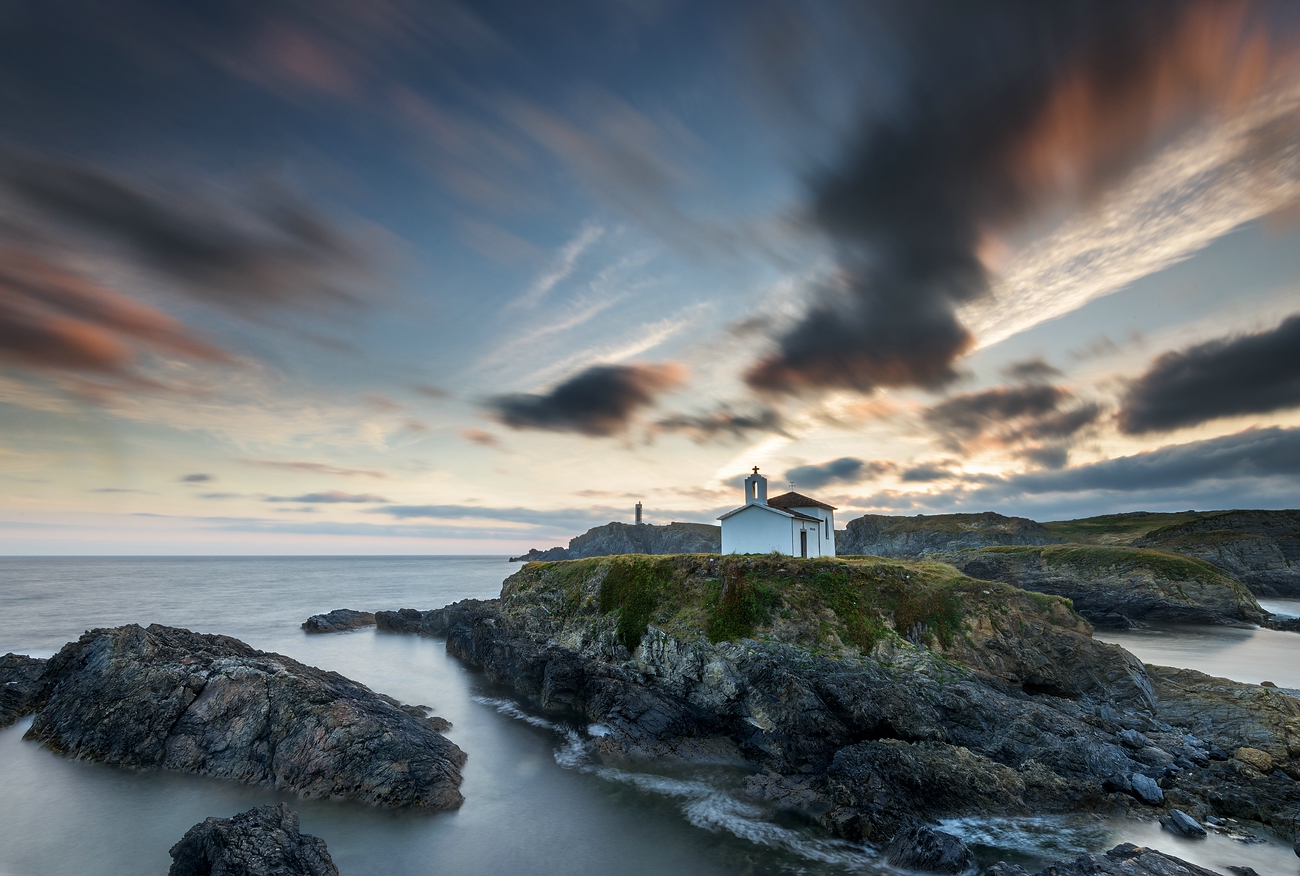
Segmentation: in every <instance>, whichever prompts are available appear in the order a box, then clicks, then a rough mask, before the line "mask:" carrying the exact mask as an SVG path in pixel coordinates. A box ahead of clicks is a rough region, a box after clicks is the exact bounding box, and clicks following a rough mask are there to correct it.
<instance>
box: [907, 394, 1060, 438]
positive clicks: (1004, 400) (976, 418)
mask: <svg viewBox="0 0 1300 876" xmlns="http://www.w3.org/2000/svg"><path fill="white" fill-rule="evenodd" d="M1068 397H1069V393H1067V392H1066V391H1065V390H1063V389H1061V388H1060V387H1059V386H1052V385H1044V384H1030V385H1026V386H1003V387H998V388H996V389H989V390H985V391H983V392H971V393H965V394H963V395H957V396H953V397H952V398H950V399H947V400H946V401H942V402H940V403H938V404H936V405H934V406H932V407H930V408H929V409H928V410H926V412H925V414H924V415H923V417H924V419H925V422H926V423H927V424H928V425H930V426H931V427H933V428H934V429H936V430H938V431H940V432H941V433H943V434H944V435H945V436H946V439H947V440H948V442H949V443H954V442H955V443H956V444H958V445H960V444H961V443H963V442H966V441H970V440H972V439H974V438H978V437H979V436H980V435H982V434H984V433H985V432H987V431H989V430H990V429H992V428H994V427H995V426H998V425H1000V424H1002V423H1005V422H1007V421H1008V420H1014V419H1018V418H1021V417H1041V416H1042V415H1044V414H1050V413H1052V412H1054V411H1055V410H1056V409H1057V407H1058V406H1059V405H1060V403H1061V401H1062V400H1063V399H1065V398H1068Z"/></svg>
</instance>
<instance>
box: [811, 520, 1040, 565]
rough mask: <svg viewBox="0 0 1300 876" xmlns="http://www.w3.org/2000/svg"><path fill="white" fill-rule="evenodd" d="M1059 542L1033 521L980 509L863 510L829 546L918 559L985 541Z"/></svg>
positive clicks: (986, 543)
mask: <svg viewBox="0 0 1300 876" xmlns="http://www.w3.org/2000/svg"><path fill="white" fill-rule="evenodd" d="M1063 540H1064V539H1061V538H1058V537H1056V536H1054V535H1052V534H1051V533H1050V532H1048V531H1047V528H1046V527H1045V526H1043V524H1041V523H1039V522H1037V521H1035V520H1029V519H1028V518H1025V517H1004V516H1002V515H1001V514H995V513H993V512H992V511H985V512H983V513H982V514H939V515H934V516H926V515H923V514H918V515H916V516H915V517H890V516H886V515H883V514H866V515H863V516H862V517H859V518H857V519H855V520H850V521H849V523H848V526H847V527H846V528H845V530H844V532H843V534H840V535H837V536H836V542H835V544H836V550H837V551H838V553H839V554H840V555H841V556H848V555H870V556H876V557H919V556H923V555H925V554H932V553H937V552H942V551H961V550H968V549H974V548H983V547H989V546H990V545H1043V544H1057V543H1059V542H1061V541H1063Z"/></svg>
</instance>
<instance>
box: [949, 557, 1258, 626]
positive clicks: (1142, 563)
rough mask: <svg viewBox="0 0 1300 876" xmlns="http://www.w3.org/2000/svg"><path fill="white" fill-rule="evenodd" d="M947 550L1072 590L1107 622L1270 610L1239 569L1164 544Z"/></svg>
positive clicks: (975, 571)
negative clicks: (1157, 547) (1235, 573)
mask: <svg viewBox="0 0 1300 876" xmlns="http://www.w3.org/2000/svg"><path fill="white" fill-rule="evenodd" d="M938 558H940V557H936V559H938ZM941 558H942V559H943V560H944V561H945V562H948V563H951V564H952V565H954V566H956V567H957V568H958V569H961V570H962V571H963V572H964V573H965V574H967V575H970V576H972V577H974V578H980V579H983V580H987V581H1005V582H1006V583H1008V584H1013V585H1015V586H1017V587H1021V588H1024V589H1025V590H1034V591H1037V592H1039V593H1050V594H1052V595H1053V596H1064V597H1066V598H1068V599H1070V600H1072V601H1073V603H1074V608H1075V610H1076V611H1078V612H1079V613H1080V614H1081V615H1083V616H1084V617H1086V618H1087V619H1088V620H1090V621H1092V622H1093V623H1095V624H1097V625H1099V626H1127V625H1128V624H1129V623H1130V621H1134V620H1149V621H1152V620H1153V621H1166V622H1181V623H1232V622H1246V623H1259V622H1260V621H1262V620H1264V619H1265V618H1266V617H1267V613H1266V612H1265V611H1264V610H1263V609H1262V608H1260V607H1259V603H1257V602H1256V601H1255V598H1254V596H1252V595H1251V593H1250V591H1249V590H1247V589H1246V587H1245V586H1244V585H1242V584H1241V583H1240V582H1239V581H1237V580H1236V579H1234V578H1233V577H1231V576H1229V575H1225V574H1223V572H1221V571H1220V570H1219V569H1216V568H1214V567H1213V566H1211V565H1209V564H1208V563H1205V562H1202V561H1200V560H1196V559H1190V558H1186V557H1182V556H1177V555H1171V554H1169V553H1165V552H1163V551H1151V550H1142V549H1139V548H1126V547H1107V546H1102V545H1075V544H1072V545H1049V546H1045V547H1007V546H1004V547H991V548H985V549H983V550H978V551H966V552H962V553H955V554H944V555H942V557H941Z"/></svg>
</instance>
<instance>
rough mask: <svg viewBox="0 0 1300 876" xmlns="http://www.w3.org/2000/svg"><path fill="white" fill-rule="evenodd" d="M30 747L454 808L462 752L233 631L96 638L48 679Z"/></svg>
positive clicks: (377, 700) (58, 659)
mask: <svg viewBox="0 0 1300 876" xmlns="http://www.w3.org/2000/svg"><path fill="white" fill-rule="evenodd" d="M38 704H39V707H40V711H39V712H38V714H37V716H36V718H35V720H34V721H33V722H32V726H31V728H30V729H29V730H28V731H27V735H26V737H25V738H27V739H33V740H37V741H40V742H42V743H44V744H45V745H46V746H47V747H48V748H50V749H51V750H53V751H56V752H58V753H60V754H64V755H66V756H68V757H75V758H79V759H86V760H94V761H100V762H103V763H111V764H121V765H123V766H132V767H158V768H163V769H175V770H182V771H184V772H193V773H201V774H204V775H209V776H215V777H218V778H226V779H233V780H236V781H241V782H248V783H265V784H271V785H274V786H275V787H277V788H283V789H285V790H290V791H295V792H297V793H298V794H300V795H302V796H304V797H330V798H347V799H353V800H359V801H361V802H364V803H370V804H373V805H376V806H383V807H393V806H415V807H422V808H428V809H448V808H454V807H456V806H459V805H460V804H461V802H462V799H463V798H462V797H461V795H460V792H459V791H458V790H457V788H458V787H459V785H460V782H461V775H460V766H461V764H463V763H464V761H465V755H464V753H463V752H462V751H461V750H460V749H459V748H457V747H456V746H455V745H454V744H453V743H452V742H451V741H449V740H448V739H447V738H446V737H444V736H442V735H440V734H439V733H438V732H436V731H435V730H434V728H433V726H432V725H431V724H430V723H429V722H428V721H426V720H422V719H420V718H418V717H415V716H413V715H410V714H408V713H407V712H406V711H404V710H403V709H402V708H401V707H400V704H399V703H398V702H397V701H396V700H393V699H392V698H390V697H386V696H382V695H380V694H377V693H375V692H373V691H371V690H370V689H369V688H367V687H365V686H364V685H362V684H358V683H357V682H355V681H351V680H349V679H347V678H344V677H343V676H341V675H339V674H338V673H335V672H325V671H323V670H320V669H316V668H314V667H311V666H304V665H303V664H301V663H298V662H297V661H295V660H291V659H289V658H288V657H283V656H281V655H279V654H272V653H267V652H263V651H258V650H255V649H253V648H251V647H249V646H248V645H246V644H244V643H243V642H240V641H239V640H237V639H232V638H229V637H227V636H216V635H205V634H200V633H192V632H190V631H188V630H182V629H175V628H172V627H164V626H159V625H157V624H154V625H152V626H150V627H149V628H148V629H142V628H141V627H139V626H136V625H135V624H131V625H128V626H124V627H118V628H116V629H99V630H92V631H90V632H88V633H86V634H84V635H83V636H82V637H81V638H80V639H79V640H78V641H76V642H71V643H69V644H68V645H65V646H64V647H63V649H62V650H60V651H59V653H58V654H56V655H55V656H54V657H53V658H51V659H50V662H49V666H48V668H47V670H46V673H45V678H44V681H43V685H42V689H41V692H40V695H39V703H38Z"/></svg>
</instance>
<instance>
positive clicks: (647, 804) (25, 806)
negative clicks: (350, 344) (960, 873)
mask: <svg viewBox="0 0 1300 876" xmlns="http://www.w3.org/2000/svg"><path fill="white" fill-rule="evenodd" d="M512 568H513V567H512V566H510V565H509V564H507V563H506V562H505V561H504V560H503V559H502V558H483V557H428V558H412V557H385V558H270V559H268V558H246V559H240V558H233V559H232V558H146V559H137V558H111V559H82V558H76V559H74V558H41V559H14V558H4V559H0V653H3V652H4V651H16V652H20V653H28V654H34V655H39V656H47V655H49V654H52V653H54V651H56V650H57V649H58V648H59V647H60V646H62V645H63V644H64V643H65V642H67V641H69V640H71V639H74V638H76V637H77V636H78V635H80V633H81V632H82V631H83V630H85V629H89V628H92V627H97V626H115V625H118V624H123V623H131V622H135V623H142V624H147V623H151V622H158V623H167V624H173V625H177V626H184V627H188V628H190V629H194V630H199V631H203V632H220V633H225V634H228V635H233V636H236V637H238V638H240V639H243V640H244V641H246V642H249V643H250V644H252V645H254V646H256V647H258V648H262V649H266V650H271V651H277V652H279V653H282V654H287V655H289V656H291V657H294V658H295V659H298V660H301V661H303V662H305V663H309V664H313V665H316V666H321V667H324V668H327V669H332V670H336V671H338V672H341V673H343V674H344V675H347V676H349V677H351V678H355V679H358V680H360V681H363V682H365V683H366V684H368V685H370V686H371V687H373V688H375V689H376V690H379V691H383V692H384V693H388V694H391V695H393V696H395V697H397V698H399V699H401V700H403V701H405V702H410V703H422V704H426V705H430V706H432V707H434V709H435V710H436V712H437V714H439V715H442V716H444V717H446V718H448V719H449V720H451V721H452V722H453V723H454V725H455V726H454V729H453V730H452V731H451V732H450V733H449V734H448V735H449V736H450V737H451V738H452V739H453V740H454V741H455V742H456V743H457V744H458V745H460V747H461V748H463V749H464V750H465V751H466V752H468V753H469V762H468V763H467V764H466V767H465V783H464V785H463V786H462V791H463V792H464V794H465V798H466V802H465V805H464V806H463V807H462V808H461V809H460V810H459V811H457V812H454V813H440V814H434V815H430V814H424V813H409V812H406V813H401V812H398V813H394V812H379V811H375V810H372V809H368V808H366V807H363V806H358V805H354V804H348V803H330V802H324V801H309V800H298V799H297V798H294V797H291V796H285V795H281V794H278V793H277V792H275V791H274V790H272V789H267V788H256V787H246V786H241V785H236V784H233V783H227V782H222V781H217V780H212V779H205V778H201V777H196V776H189V775H183V774H173V773H162V772H134V771H129V770H123V769H117V768H113V767H106V766H102V765H98V764H90V763H79V762H74V761H69V760H65V759H63V758H61V757H57V756H55V755H52V754H50V753H49V752H47V751H45V750H44V749H42V748H40V747H38V746H36V745H35V744H33V743H29V742H24V741H23V740H22V734H23V732H24V730H25V729H26V728H27V726H28V724H29V723H30V719H28V720H25V721H22V722H20V723H19V724H18V725H17V726H15V727H11V728H8V729H6V730H2V731H0V876H44V874H60V876H62V874H68V873H82V872H95V873H99V874H105V876H117V874H122V876H126V874H131V876H138V874H149V873H155V874H164V873H166V871H167V867H168V865H169V863H170V858H169V857H168V855H167V849H168V848H170V846H171V845H172V844H173V843H175V842H176V840H178V839H179V838H180V837H181V835H182V834H183V833H184V832H185V831H186V830H187V829H188V828H189V827H190V826H191V825H193V824H195V823H196V822H199V821H201V820H202V819H204V818H205V817H207V816H210V815H230V814H233V813H235V812H239V811H242V810H244V809H247V808H249V807H252V806H256V805H261V804H264V803H272V802H277V801H279V800H281V799H283V800H285V801H287V802H289V803H290V804H291V805H292V806H294V807H295V808H296V809H297V810H298V811H299V813H300V814H301V816H302V825H303V829H304V831H306V832H308V833H312V834H315V835H317V836H320V837H322V838H323V839H324V840H325V841H326V843H327V844H328V845H329V849H330V854H331V855H332V856H333V858H334V860H335V862H336V863H337V864H338V866H339V870H340V872H342V873H343V874H344V876H361V874H372V873H373V874H393V876H402V874H427V873H432V872H454V873H458V874H462V876H476V874H499V873H504V872H517V873H523V874H557V876H558V874H601V876H606V874H609V873H618V874H641V873H644V874H652V873H653V874H656V876H661V874H663V873H665V872H669V873H674V874H676V873H683V874H715V873H716V874H769V873H800V874H840V873H866V874H872V873H883V872H888V871H887V870H886V869H884V868H883V867H882V866H881V865H880V863H879V860H878V857H877V856H876V854H875V853H874V852H873V851H872V850H870V849H866V848H863V847H860V846H854V845H851V844H848V843H843V842H838V841H835V840H831V839H828V838H826V837H825V836H823V835H822V834H821V833H820V832H818V831H817V830H815V829H812V828H810V827H809V826H807V825H802V824H797V823H791V822H790V821H789V820H788V818H785V817H782V816H778V815H776V814H775V813H772V812H770V811H768V810H766V809H764V808H763V807H759V806H755V805H753V804H752V803H749V802H747V801H745V800H743V799H741V798H739V797H738V796H736V795H735V794H734V790H735V788H736V785H737V783H738V781H739V779H740V777H739V776H738V775H736V774H735V773H728V772H707V771H699V772H691V773H683V774H675V775H674V774H654V775H652V774H646V773H630V772H625V771H621V770H613V769H608V768H603V767H601V766H600V764H598V763H596V762H594V761H593V760H592V758H591V757H590V755H589V738H588V736H587V734H586V729H585V728H582V727H569V726H563V725H557V724H554V723H552V722H550V721H547V720H544V719H542V718H540V717H538V716H536V715H532V714H529V713H528V712H527V711H526V710H524V709H523V708H521V707H520V706H519V705H518V704H517V703H515V702H513V701H512V700H511V699H510V698H509V697H508V696H507V695H506V694H505V693H504V692H502V691H500V690H497V689H494V688H493V687H492V686H491V685H489V684H488V683H487V682H486V681H485V680H484V679H483V678H482V677H481V676H479V675H477V674H475V673H473V672H471V671H469V670H467V669H466V668H464V667H463V666H461V665H460V664H459V663H457V662H456V661H455V660H454V659H452V658H449V657H448V656H447V655H446V653H445V649H444V647H443V644H442V642H441V641H436V640H429V639H420V638H416V637H412V636H397V635H386V634H381V633H377V632H375V631H374V630H361V631H356V632H351V633H345V634H335V635H327V636H307V635H306V634H304V633H302V632H301V630H300V629H299V627H298V625H299V624H300V623H301V622H302V620H304V619H305V618H306V617H307V616H308V615H310V614H313V613H317V612H321V611H327V610H329V609H332V608H340V607H350V608H364V609H379V608H400V607H416V608H431V607H437V606H441V605H445V604H446V603H448V602H452V601H454V600H457V599H461V598H464V597H490V596H495V595H496V593H497V591H498V590H499V588H500V583H501V579H502V578H503V577H504V576H505V575H506V574H507V573H509V571H510V570H511V569H512ZM1288 635H1292V636H1294V641H1295V642H1296V643H1300V635H1297V634H1288ZM1250 641H1254V640H1248V641H1247V642H1246V644H1245V645H1244V646H1243V647H1245V648H1246V649H1247V650H1249V649H1250V648H1251V647H1252V646H1251V645H1250V644H1249V642H1250ZM1258 641H1260V642H1264V643H1265V644H1264V646H1263V647H1265V648H1272V647H1275V644H1276V645H1277V646H1282V645H1284V644H1287V643H1289V641H1290V640H1278V642H1277V643H1273V642H1272V640H1267V641H1265V640H1258ZM1254 647H1259V646H1258V645H1257V646H1254ZM1296 654H1297V651H1296V650H1294V649H1292V650H1289V651H1287V652H1286V655H1285V657H1286V661H1288V662H1292V663H1294V662H1295V656H1296ZM1279 656H1280V655H1279V654H1274V655H1273V665H1274V666H1277V665H1279ZM1221 674H1223V673H1221ZM1275 674H1276V673H1275ZM1275 680H1276V681H1277V683H1279V684H1282V683H1283V679H1282V678H1281V677H1280V676H1279V677H1277V678H1275ZM947 827H948V829H949V830H951V831H953V832H955V833H958V834H960V835H962V836H964V837H966V838H967V839H968V840H969V841H970V842H972V843H973V844H975V845H976V846H977V847H978V849H979V850H980V851H981V854H982V855H983V856H987V857H988V859H989V860H995V859H996V858H997V857H999V856H1002V855H1007V856H1008V857H1014V858H1016V859H1018V860H1022V861H1025V862H1027V863H1032V862H1034V861H1036V860H1041V859H1042V858H1043V856H1049V857H1060V856H1068V855H1073V854H1075V853H1077V852H1080V851H1084V850H1097V849H1104V848H1109V847H1110V846H1112V845H1113V844H1114V843H1117V842H1121V841H1130V842H1136V843H1140V844H1144V845H1154V846H1156V847H1158V848H1162V849H1165V850H1166V851H1169V852H1170V853H1173V854H1178V855H1180V856H1181V857H1184V858H1188V859H1190V860H1193V861H1196V862H1198V863H1202V864H1204V865H1208V866H1214V867H1217V868H1220V869H1221V868H1222V867H1224V866H1225V865H1227V864H1238V865H1247V866H1253V867H1254V868H1255V869H1256V870H1258V871H1259V872H1260V873H1286V874H1295V873H1297V872H1300V866H1297V862H1296V859H1295V858H1294V857H1293V856H1292V855H1291V851H1290V848H1289V847H1288V846H1284V845H1282V844H1281V843H1278V842H1276V841H1270V842H1266V843H1259V844H1240V843H1236V842H1233V841H1230V840H1227V839H1223V838H1219V837H1212V838H1211V839H1210V840H1209V841H1206V842H1201V843H1197V844H1192V843H1189V842H1187V841H1183V840H1179V839H1177V838H1175V837H1173V836H1171V835H1169V834H1167V833H1163V832H1161V831H1160V830H1159V828H1158V827H1157V826H1154V825H1153V824H1143V823H1136V822H1122V823H1108V822H1105V821H1100V820H1095V819H1088V818H1077V819H1014V820H1007V819H996V820H993V819H982V820H981V819H963V820H959V821H953V822H949V823H948V825H947Z"/></svg>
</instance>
